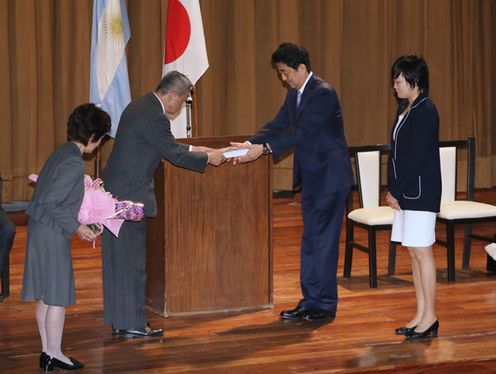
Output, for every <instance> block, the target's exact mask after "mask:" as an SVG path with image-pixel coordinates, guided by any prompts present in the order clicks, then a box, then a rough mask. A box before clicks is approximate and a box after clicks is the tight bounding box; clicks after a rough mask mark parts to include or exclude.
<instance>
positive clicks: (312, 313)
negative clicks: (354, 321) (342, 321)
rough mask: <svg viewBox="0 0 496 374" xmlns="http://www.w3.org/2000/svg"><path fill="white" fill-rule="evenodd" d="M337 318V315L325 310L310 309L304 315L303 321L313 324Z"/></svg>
mask: <svg viewBox="0 0 496 374" xmlns="http://www.w3.org/2000/svg"><path fill="white" fill-rule="evenodd" d="M335 318H336V313H335V312H331V311H328V310H323V309H309V310H307V311H306V312H304V313H303V319H304V320H305V321H311V322H314V321H315V322H325V321H330V320H333V319H335Z"/></svg>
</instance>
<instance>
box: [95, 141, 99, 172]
mask: <svg viewBox="0 0 496 374" xmlns="http://www.w3.org/2000/svg"><path fill="white" fill-rule="evenodd" d="M96 178H100V145H98V147H97V148H96V157H95V179H96Z"/></svg>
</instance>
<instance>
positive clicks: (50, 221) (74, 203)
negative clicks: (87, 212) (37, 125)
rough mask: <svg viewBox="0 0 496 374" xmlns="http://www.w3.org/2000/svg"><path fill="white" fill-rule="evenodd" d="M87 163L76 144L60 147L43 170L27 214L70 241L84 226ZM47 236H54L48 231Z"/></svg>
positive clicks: (70, 143)
mask: <svg viewBox="0 0 496 374" xmlns="http://www.w3.org/2000/svg"><path fill="white" fill-rule="evenodd" d="M83 181H84V164H83V159H82V157H81V151H80V150H79V148H78V147H77V146H76V144H74V143H73V142H67V143H65V144H63V145H62V146H60V147H59V148H57V149H56V150H55V151H54V152H53V153H52V154H51V155H50V156H49V157H48V159H47V160H46V162H45V165H44V166H43V169H42V170H41V172H40V174H39V176H38V180H37V181H36V187H35V190H34V193H33V197H32V200H31V202H30V204H29V205H28V207H27V209H26V213H27V214H28V215H29V216H30V217H31V218H33V219H35V220H36V221H38V222H41V223H42V224H45V225H49V226H50V227H51V228H52V229H56V228H59V229H62V230H63V233H64V236H65V237H66V238H70V237H71V236H72V235H73V234H74V232H75V231H76V230H77V228H78V227H79V226H80V224H79V222H78V220H77V218H78V213H79V209H80V208H81V203H82V202H83V196H84V182H83ZM47 235H51V234H50V233H49V232H48V231H47Z"/></svg>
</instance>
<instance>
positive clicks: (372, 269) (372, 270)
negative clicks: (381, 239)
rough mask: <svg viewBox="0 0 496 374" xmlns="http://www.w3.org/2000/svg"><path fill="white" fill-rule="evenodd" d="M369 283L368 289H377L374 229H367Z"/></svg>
mask: <svg viewBox="0 0 496 374" xmlns="http://www.w3.org/2000/svg"><path fill="white" fill-rule="evenodd" d="M368 232H369V283H370V288H377V257H376V238H375V236H376V235H375V229H373V228H369V229H368Z"/></svg>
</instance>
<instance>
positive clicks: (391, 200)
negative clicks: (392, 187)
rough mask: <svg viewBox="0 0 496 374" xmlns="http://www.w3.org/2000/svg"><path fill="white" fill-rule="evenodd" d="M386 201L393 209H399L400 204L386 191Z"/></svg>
mask: <svg viewBox="0 0 496 374" xmlns="http://www.w3.org/2000/svg"><path fill="white" fill-rule="evenodd" d="M386 203H387V205H389V206H390V207H391V208H393V209H396V210H401V208H400V204H398V200H396V199H395V198H394V196H393V195H391V192H388V193H387V194H386Z"/></svg>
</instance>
